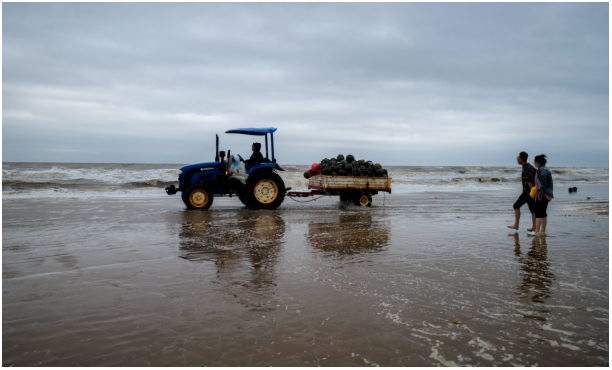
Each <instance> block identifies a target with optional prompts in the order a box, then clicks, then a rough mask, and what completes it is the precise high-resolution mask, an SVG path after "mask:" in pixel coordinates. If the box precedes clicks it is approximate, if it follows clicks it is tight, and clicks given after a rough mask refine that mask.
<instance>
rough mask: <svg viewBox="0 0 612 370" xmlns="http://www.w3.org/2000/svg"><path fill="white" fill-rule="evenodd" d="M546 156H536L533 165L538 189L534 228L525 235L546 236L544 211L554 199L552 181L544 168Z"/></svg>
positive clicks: (546, 168)
mask: <svg viewBox="0 0 612 370" xmlns="http://www.w3.org/2000/svg"><path fill="white" fill-rule="evenodd" d="M546 162H547V160H546V155H545V154H540V155H537V156H536V157H535V158H534V160H533V164H535V166H536V167H537V169H538V171H537V172H536V176H535V182H536V184H537V185H536V186H537V187H538V196H537V198H536V202H535V214H536V227H535V229H534V230H533V231H530V232H527V235H532V236H535V235H541V236H544V235H546V224H547V223H548V215H547V214H546V209H547V208H548V202H550V201H551V200H552V198H554V196H553V179H552V175H551V173H550V170H549V169H548V167H546Z"/></svg>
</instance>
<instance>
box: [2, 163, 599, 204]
mask: <svg viewBox="0 0 612 370" xmlns="http://www.w3.org/2000/svg"><path fill="white" fill-rule="evenodd" d="M182 166H183V165H180V164H177V165H167V164H164V165H159V164H95V163H91V164H90V163H74V164H67V163H62V164H49V163H10V162H5V163H3V164H2V198H3V199H6V200H10V199H22V198H73V197H76V198H88V197H100V196H108V197H117V196H135V197H138V196H147V197H150V196H166V193H165V191H164V188H165V187H167V186H170V185H175V186H176V185H178V169H179V168H180V167H182ZM281 167H282V168H283V169H285V171H279V172H278V173H279V175H280V176H281V177H282V178H283V180H284V181H285V186H286V187H290V188H292V190H306V189H307V188H308V180H307V179H305V178H304V176H303V172H304V171H306V170H307V169H309V168H310V166H308V165H283V164H281ZM384 168H386V169H387V170H388V171H389V176H390V177H392V178H393V185H392V187H393V192H394V193H407V192H415V191H416V192H420V191H435V190H436V189H438V190H440V189H444V190H448V189H456V190H495V189H500V188H505V187H507V188H514V187H516V186H520V175H521V168H520V166H512V167H485V166H474V167H467V166H436V167H432V166H384ZM551 171H552V173H553V179H554V183H555V184H579V183H608V175H609V174H608V168H577V167H553V168H551Z"/></svg>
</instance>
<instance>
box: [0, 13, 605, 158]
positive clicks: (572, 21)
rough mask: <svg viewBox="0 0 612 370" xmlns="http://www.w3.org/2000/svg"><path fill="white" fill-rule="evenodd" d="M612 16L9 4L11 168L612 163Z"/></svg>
mask: <svg viewBox="0 0 612 370" xmlns="http://www.w3.org/2000/svg"><path fill="white" fill-rule="evenodd" d="M608 42H609V40H608V4H607V3H590V4H581V3H538V4H528V3H510V4H502V3H492V4H483V3H469V4H461V3H451V4H443V3H407V4H401V3H391V4H318V3H310V4H276V3H271V4H251V3H248V4H236V3H222V4H213V3H181V4H160V3H133V4H122V3H116V4H115V3H105V4H104V3H103V4H94V3H65V4H59V3H57V4H53V3H6V4H4V6H3V87H2V88H3V91H2V93H3V111H2V115H3V142H2V143H3V160H4V161H7V160H8V161H77V162H165V163H187V162H197V161H203V160H210V159H211V158H212V157H213V151H214V147H213V143H214V134H215V133H219V134H220V136H221V142H222V147H224V148H226V149H227V148H230V149H232V151H236V150H238V151H239V152H240V153H241V154H243V155H246V154H248V152H249V147H250V145H249V143H250V141H252V139H253V138H252V137H245V136H237V135H222V132H224V131H225V130H227V129H231V128H236V127H267V126H274V127H278V128H279V131H278V132H277V134H276V135H275V136H276V140H275V144H276V154H277V157H278V159H279V161H280V162H281V163H309V162H313V161H316V160H319V159H320V158H321V157H324V156H330V155H335V154H338V153H341V152H342V153H345V154H346V153H348V152H352V153H354V154H356V155H357V156H359V157H370V158H372V159H374V160H377V161H380V162H384V163H388V164H413V165H429V164H436V165H461V164H465V165H470V164H473V165H478V164H482V165H494V164H507V163H513V162H512V161H513V159H514V158H515V157H516V153H517V152H518V151H521V150H527V151H528V152H530V153H533V154H536V152H538V153H540V152H544V153H547V154H548V155H549V156H550V163H551V165H590V166H607V165H608V152H609V149H608V148H609V141H608V136H609V131H608V125H609V122H608V116H609V111H608V109H609V107H608V97H609V95H608V94H609V93H608V90H609V86H608V81H609V76H608V65H609V61H608Z"/></svg>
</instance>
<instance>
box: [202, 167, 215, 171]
mask: <svg viewBox="0 0 612 370" xmlns="http://www.w3.org/2000/svg"><path fill="white" fill-rule="evenodd" d="M211 170H216V168H215V167H202V168H200V171H211Z"/></svg>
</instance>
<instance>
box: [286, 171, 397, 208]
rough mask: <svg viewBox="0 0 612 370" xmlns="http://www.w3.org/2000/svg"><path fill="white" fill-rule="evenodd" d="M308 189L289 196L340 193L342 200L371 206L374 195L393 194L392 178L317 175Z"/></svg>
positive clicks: (312, 178)
mask: <svg viewBox="0 0 612 370" xmlns="http://www.w3.org/2000/svg"><path fill="white" fill-rule="evenodd" d="M308 189H309V190H310V191H290V192H288V193H287V196H289V197H292V198H298V197H311V196H316V195H330V196H331V195H338V196H340V200H341V201H353V203H354V204H355V205H356V206H363V207H371V206H372V195H376V194H378V192H387V193H389V194H391V178H390V177H363V176H323V175H317V176H313V177H311V178H310V179H309V180H308Z"/></svg>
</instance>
